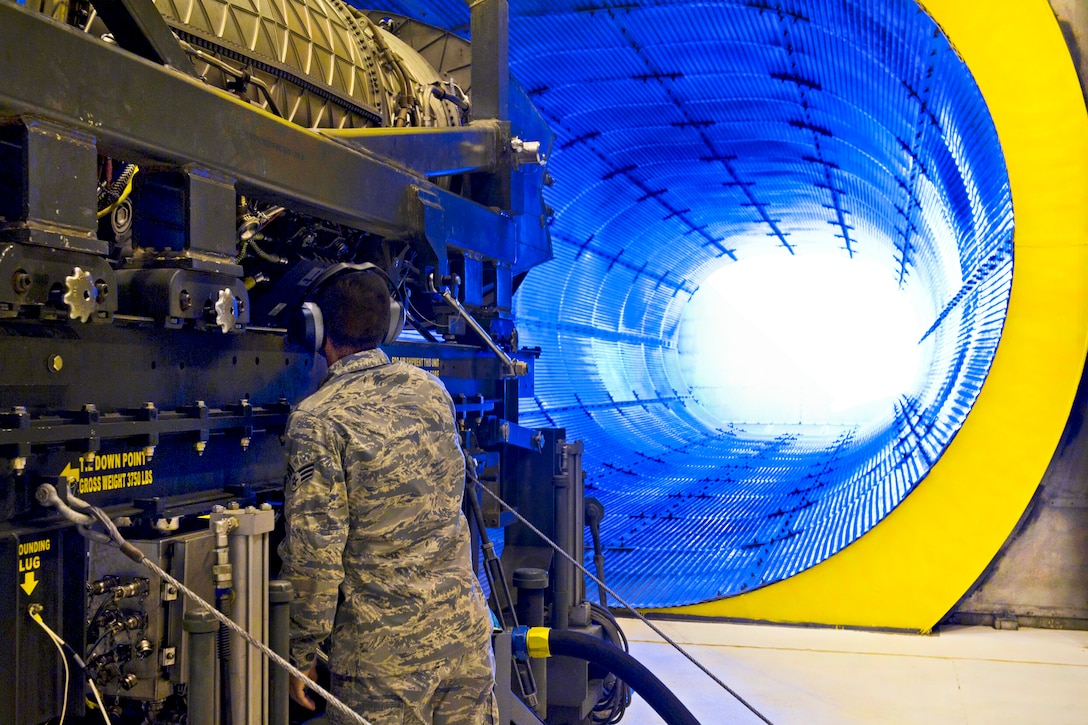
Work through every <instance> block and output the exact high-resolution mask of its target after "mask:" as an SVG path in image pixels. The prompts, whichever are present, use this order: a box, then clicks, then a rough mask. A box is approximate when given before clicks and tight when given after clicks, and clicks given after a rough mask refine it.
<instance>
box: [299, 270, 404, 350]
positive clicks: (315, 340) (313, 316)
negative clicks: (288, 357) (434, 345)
mask: <svg viewBox="0 0 1088 725" xmlns="http://www.w3.org/2000/svg"><path fill="white" fill-rule="evenodd" d="M359 272H367V273H372V274H376V275H378V276H379V277H381V278H382V279H383V280H384V281H385V284H386V286H387V287H388V288H389V329H387V330H386V331H385V336H384V337H383V338H382V340H381V342H380V343H379V344H380V345H388V344H389V343H391V342H393V341H394V340H396V339H397V337H398V336H399V335H400V332H401V330H403V329H404V305H403V304H401V301H400V296H399V293H398V290H397V286H396V285H395V284H394V283H393V280H392V279H391V278H390V277H389V275H388V274H387V273H386V271H385V270H384V269H382V268H381V267H379V266H377V265H376V264H369V263H367V264H348V263H347V262H342V263H340V264H334V265H333V266H331V267H329V268H328V269H326V270H325V271H324V272H322V273H321V274H320V275H319V276H318V277H317V279H315V280H314V281H313V282H311V283H310V286H309V288H308V289H307V290H306V298H305V299H306V301H305V302H303V303H302V309H301V319H300V320H299V325H300V327H301V329H299V330H298V332H297V334H298V335H299V337H301V340H300V342H302V344H303V346H304V347H305V348H306V349H307V350H311V351H313V352H315V353H316V352H318V351H319V350H321V348H322V347H324V345H325V315H324V314H323V313H322V312H321V308H320V307H319V306H318V304H317V302H316V301H315V298H316V297H317V296H318V295H319V294H320V293H321V290H322V289H323V288H324V287H326V286H328V285H330V284H332V283H333V282H334V281H336V280H338V279H340V278H341V277H345V276H347V275H349V274H356V273H359Z"/></svg>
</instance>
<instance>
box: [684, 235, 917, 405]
mask: <svg viewBox="0 0 1088 725" xmlns="http://www.w3.org/2000/svg"><path fill="white" fill-rule="evenodd" d="M922 308H924V305H919V300H918V298H917V297H915V296H914V295H912V294H911V292H910V289H909V287H907V288H900V286H899V285H898V282H897V279H896V277H895V275H893V274H892V272H891V271H890V270H889V269H888V268H887V267H886V266H884V265H881V264H877V263H875V262H872V261H867V260H865V259H864V258H861V257H855V258H854V259H850V258H849V257H847V256H846V254H845V253H842V254H808V255H799V256H784V255H761V256H759V257H755V258H752V259H747V260H743V259H742V260H741V261H739V262H734V263H731V264H729V265H727V266H725V267H723V268H721V269H719V270H717V271H715V272H714V273H712V274H711V275H710V276H709V277H707V278H706V280H704V281H703V283H702V285H701V286H700V288H699V291H698V292H697V293H696V294H695V296H694V297H693V298H692V300H691V302H690V303H688V305H687V307H686V309H685V310H684V313H683V317H682V319H681V324H680V330H679V336H680V337H679V342H678V349H679V353H680V361H681V369H682V370H683V372H684V375H685V377H686V382H687V383H688V385H689V386H690V387H691V388H692V389H693V393H694V395H695V397H696V398H697V399H698V400H699V402H700V403H701V404H703V405H704V406H705V407H706V408H707V409H708V410H709V411H710V412H712V413H714V414H715V415H716V416H717V417H719V418H721V419H722V420H727V421H735V422H750V423H781V424H796V423H800V424H824V423H835V424H847V425H857V424H866V423H875V422H877V421H879V420H881V419H887V417H888V416H890V415H892V402H893V401H895V400H897V399H898V398H900V397H901V396H902V395H904V394H907V393H909V392H911V390H912V388H913V387H914V386H915V384H916V383H917V381H918V373H919V370H920V366H921V365H922V358H923V348H922V346H920V345H919V339H920V338H921V336H922V333H923V332H924V331H925V326H924V325H922V323H921V321H920V319H919V313H920V312H923V309H922Z"/></svg>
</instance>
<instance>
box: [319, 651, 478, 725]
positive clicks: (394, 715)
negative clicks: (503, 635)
mask: <svg viewBox="0 0 1088 725" xmlns="http://www.w3.org/2000/svg"><path fill="white" fill-rule="evenodd" d="M493 666H494V662H493V661H492V656H491V650H490V649H488V650H486V652H479V651H471V652H466V653H465V654H463V655H462V656H461V657H460V658H457V659H454V660H448V661H441V662H436V663H434V665H433V668H432V669H420V670H416V671H414V672H409V673H406V674H404V675H402V676H400V677H350V676H346V675H340V674H336V673H333V674H332V686H331V690H332V693H333V694H334V695H335V696H336V697H337V698H339V699H340V700H342V701H343V702H344V704H345V705H347V706H348V707H350V708H351V709H352V710H354V711H355V712H357V713H358V714H360V715H362V716H363V717H364V718H366V720H367V721H369V722H370V723H371V725H498V722H499V708H498V705H497V703H496V700H495V693H494V688H493V683H494V680H493V679H492V667H493ZM328 719H329V722H330V723H331V724H332V725H356V724H355V723H354V722H353V721H352V720H350V719H349V718H348V717H347V716H345V715H344V714H342V713H340V712H338V711H336V710H334V709H332V708H330V709H329V710H328Z"/></svg>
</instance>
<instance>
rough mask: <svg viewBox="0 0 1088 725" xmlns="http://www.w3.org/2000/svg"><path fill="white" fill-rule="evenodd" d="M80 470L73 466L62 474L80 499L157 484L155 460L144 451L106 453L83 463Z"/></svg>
mask: <svg viewBox="0 0 1088 725" xmlns="http://www.w3.org/2000/svg"><path fill="white" fill-rule="evenodd" d="M78 465H79V468H78V469H77V468H75V467H74V466H72V465H71V464H68V465H66V466H65V467H64V470H63V471H61V474H60V475H62V476H65V477H66V478H68V480H69V481H70V482H71V483H72V484H73V485H75V487H76V488H77V490H78V491H79V495H83V494H85V493H100V492H102V491H117V490H119V489H122V488H133V487H135V486H150V485H151V484H152V483H154V476H153V474H152V472H151V468H150V467H149V466H150V465H151V459H150V458H149V457H148V455H147V453H146V452H144V451H143V450H139V451H122V452H120V453H102V454H100V455H97V456H95V457H94V458H93V459H92V460H90V461H86V460H84V459H83V458H80V459H79V462H78Z"/></svg>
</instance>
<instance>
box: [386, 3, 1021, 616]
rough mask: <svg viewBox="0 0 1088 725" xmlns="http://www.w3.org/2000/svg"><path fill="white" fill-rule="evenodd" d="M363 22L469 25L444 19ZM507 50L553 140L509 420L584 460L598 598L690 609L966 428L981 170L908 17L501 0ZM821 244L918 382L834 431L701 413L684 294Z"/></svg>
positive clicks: (996, 181) (848, 530)
mask: <svg viewBox="0 0 1088 725" xmlns="http://www.w3.org/2000/svg"><path fill="white" fill-rule="evenodd" d="M378 7H380V8H381V9H385V10H389V11H391V12H397V13H400V14H404V15H408V16H412V17H416V18H418V19H420V20H423V21H425V22H429V23H432V24H435V25H440V26H444V27H447V28H450V29H453V30H454V31H455V32H467V18H468V13H467V8H466V7H465V4H464V3H463V2H461V1H460V0H443V1H442V2H425V1H423V0H405V1H403V2H389V3H380V4H378ZM510 55H511V66H512V69H513V72H514V75H515V76H516V77H517V78H518V79H519V81H520V82H521V84H522V85H523V86H524V88H525V89H526V90H527V92H528V93H529V95H530V97H531V98H532V99H533V101H534V103H535V104H536V105H537V106H538V107H539V108H540V110H541V111H542V113H543V114H544V116H545V117H546V118H547V119H548V121H549V123H550V125H551V127H552V130H553V131H554V132H555V133H556V134H557V140H556V142H555V145H554V153H553V155H552V158H551V160H550V163H549V169H550V172H551V174H552V175H553V176H554V177H555V178H556V180H557V183H556V185H555V186H554V187H553V188H551V189H550V190H549V191H548V193H547V201H548V203H549V204H550V205H551V206H553V207H554V208H555V210H556V216H555V223H554V227H553V244H554V255H555V259H554V260H553V261H552V262H550V263H548V264H545V265H543V266H541V267H538V268H536V269H534V270H533V271H532V272H531V273H530V274H529V275H528V276H527V278H526V280H525V282H524V283H523V284H522V286H521V288H520V291H519V293H518V296H517V309H516V313H517V318H518V326H519V330H520V332H521V340H522V343H523V344H526V345H537V346H540V347H541V348H542V350H543V355H542V356H541V358H540V360H539V361H538V364H537V368H536V376H537V377H536V388H535V395H534V397H533V398H531V399H526V400H523V401H522V406H521V423H522V424H523V425H527V426H534V425H535V426H545V425H548V426H560V427H565V428H566V429H567V431H568V437H569V438H571V439H574V438H581V439H584V440H585V442H586V453H585V466H586V470H587V478H586V487H587V495H595V496H597V497H598V498H600V499H601V501H602V502H603V503H604V504H605V506H606V508H607V510H608V514H607V516H606V517H605V519H604V522H603V526H602V529H603V532H602V533H603V536H604V540H605V545H606V547H608V552H607V558H608V575H609V581H610V583H611V584H612V585H614V586H615V587H616V588H617V589H618V590H619V591H621V592H622V593H623V594H624V595H625V596H626V597H628V598H629V599H630V601H632V602H633V603H635V604H637V605H639V606H647V607H650V606H672V605H679V604H686V603H692V602H697V601H705V600H708V599H713V598H717V597H722V596H729V595H733V594H737V593H740V592H743V591H748V590H751V589H753V588H756V587H759V586H763V585H765V584H768V583H771V582H774V581H778V580H781V579H783V578H786V577H789V576H791V575H793V574H795V573H797V572H799V571H802V570H804V569H806V568H808V567H811V566H813V565H815V564H817V563H819V562H820V561H822V560H824V559H826V558H827V557H829V556H831V555H833V554H834V553H835V552H837V551H839V550H841V549H842V548H843V547H845V546H847V545H848V544H850V543H851V542H852V541H854V540H856V539H857V538H858V537H860V536H861V535H862V534H864V533H865V532H866V531H868V530H869V529H870V528H871V527H872V526H874V525H875V524H876V523H877V522H878V521H880V519H881V518H883V517H884V516H886V515H887V514H888V512H890V511H891V510H892V509H893V508H894V507H895V506H896V505H897V504H898V503H899V502H901V501H902V500H903V498H904V497H905V496H907V495H908V494H909V493H910V491H911V490H912V489H913V488H914V486H916V485H917V484H918V482H919V481H920V480H921V479H922V478H923V477H924V476H925V475H926V473H927V472H928V470H929V469H930V467H931V466H932V465H933V463H934V462H935V461H936V460H937V458H938V457H939V456H940V455H941V452H942V451H943V450H944V447H945V446H946V445H947V444H948V442H949V441H950V440H951V439H952V437H953V436H954V435H955V434H956V431H957V430H958V429H959V427H960V426H961V425H962V423H963V421H964V419H965V417H966V416H967V414H968V412H969V411H970V408H971V406H972V404H973V403H974V400H975V399H976V397H977V395H978V393H979V390H980V389H981V386H982V384H983V382H984V380H985V377H986V374H987V372H988V370H989V367H990V364H991V362H992V360H993V355H994V352H995V350H996V347H997V343H998V341H999V338H1000V335H1001V330H1002V325H1003V322H1004V315H1005V311H1006V308H1007V304H1008V298H1009V293H1010V290H1011V285H1012V231H1013V213H1012V203H1011V198H1010V194H1009V187H1008V178H1007V174H1006V171H1005V167H1004V160H1003V156H1002V154H1001V149H1000V146H999V144H998V140H997V136H996V132H995V130H994V128H993V124H992V122H991V120H990V118H989V115H988V112H987V110H986V107H985V103H984V101H983V99H982V97H981V95H980V93H979V92H978V90H977V88H976V86H975V85H974V82H973V81H972V79H971V78H970V75H969V73H968V71H967V69H966V67H965V66H964V65H963V63H962V62H961V61H960V59H959V58H958V57H957V55H956V53H955V51H954V50H953V49H952V48H951V47H950V46H949V44H948V42H947V40H946V39H945V38H944V36H943V35H942V34H941V33H940V31H939V29H938V28H937V27H936V26H935V25H934V23H933V22H932V21H931V20H930V19H929V18H928V16H926V15H925V14H924V13H923V12H922V11H921V10H920V9H919V8H918V6H917V5H916V4H915V3H913V2H910V1H909V0H881V1H861V0H835V1H827V2H802V1H801V0H791V1H789V2H775V3H769V2H762V1H761V0H742V1H708V2H699V3H688V2H668V1H665V0H656V1H654V0H650V1H647V2H601V1H600V0H590V1H588V2H572V1H570V0H559V1H558V2H543V0H540V1H538V2H524V1H523V2H518V0H512V1H511V48H510ZM828 252H834V253H837V254H841V255H844V256H846V257H848V258H851V259H854V258H865V259H869V260H873V261H877V262H879V263H880V264H882V265H883V266H884V267H885V268H886V269H887V270H888V273H889V274H890V275H893V277H894V280H895V282H896V283H897V284H899V285H900V286H901V287H902V288H903V289H904V290H906V291H908V292H910V293H911V294H912V295H915V296H916V299H917V300H918V303H919V304H920V305H921V306H922V308H923V309H925V310H927V314H928V315H929V319H931V320H932V324H931V326H930V328H929V330H928V331H927V332H926V333H925V334H924V335H923V337H922V338H921V339H920V340H919V343H918V344H919V345H921V346H923V355H924V358H925V359H926V361H927V362H926V365H925V371H924V374H923V375H921V376H920V377H919V379H918V380H917V381H916V383H915V384H914V386H912V388H911V389H909V390H904V391H903V394H902V396H901V397H900V398H899V399H898V401H897V402H896V403H895V404H894V405H893V406H892V407H891V408H890V409H889V410H888V411H887V412H886V414H885V415H884V416H881V417H879V418H878V419H875V420H871V421H867V422H865V423H864V424H860V425H857V426H852V427H841V428H836V429H833V430H830V432H828V429H826V428H820V429H815V428H811V427H808V428H806V427H804V426H789V427H787V426H779V427H777V428H774V429H768V428H767V427H765V426H759V427H758V428H753V427H746V426H744V425H743V424H741V423H738V422H735V421H733V422H731V421H721V420H717V419H715V418H714V417H713V416H711V415H709V414H708V412H707V411H706V410H705V409H704V408H703V407H702V406H701V405H700V400H699V394H700V393H699V391H698V390H696V389H692V388H690V387H689V386H688V384H687V381H685V380H684V379H683V376H682V375H681V373H680V365H679V357H678V351H677V346H676V342H677V334H678V324H679V321H680V317H681V313H682V311H683V308H684V305H685V304H686V302H687V301H688V300H690V299H691V297H692V295H693V294H695V292H696V291H697V290H698V288H699V285H700V284H701V282H702V281H703V280H704V279H705V278H706V277H707V275H709V274H710V273H711V272H713V271H715V270H716V269H718V268H720V267H721V266H722V265H725V264H729V263H732V262H734V261H737V260H744V259H748V258H751V257H753V256H756V255H767V254H777V255H802V254H809V253H828ZM859 304H864V301H859ZM843 314H849V310H843ZM707 334H713V331H711V330H708V331H707Z"/></svg>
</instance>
